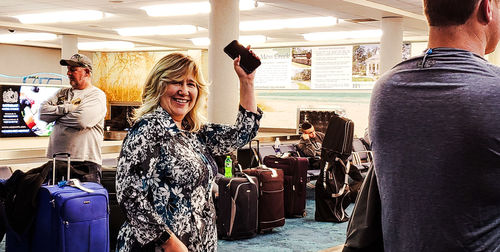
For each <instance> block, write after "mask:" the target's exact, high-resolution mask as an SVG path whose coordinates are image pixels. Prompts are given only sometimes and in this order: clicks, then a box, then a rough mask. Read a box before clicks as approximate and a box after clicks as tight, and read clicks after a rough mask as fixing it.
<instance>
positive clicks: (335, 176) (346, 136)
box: [314, 116, 354, 222]
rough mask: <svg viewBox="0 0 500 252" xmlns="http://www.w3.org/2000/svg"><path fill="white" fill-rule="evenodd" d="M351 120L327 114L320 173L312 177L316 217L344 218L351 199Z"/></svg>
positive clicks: (320, 218)
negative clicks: (348, 185)
mask: <svg viewBox="0 0 500 252" xmlns="http://www.w3.org/2000/svg"><path fill="white" fill-rule="evenodd" d="M353 132H354V123H353V122H352V121H351V120H349V119H347V118H343V117H339V116H333V117H331V118H330V121H329V123H328V128H327V131H326V134H325V139H324V141H323V144H322V147H321V165H320V174H319V177H318V180H317V181H316V187H315V201H316V211H315V215H314V219H315V220H316V221H328V222H345V221H348V220H349V218H348V216H347V214H346V213H345V208H346V207H347V206H348V205H349V203H350V202H351V199H350V198H351V197H350V195H349V194H350V192H349V190H348V188H347V184H348V178H349V176H348V174H349V172H350V162H349V161H348V160H347V159H348V158H349V156H350V155H351V152H352V140H353Z"/></svg>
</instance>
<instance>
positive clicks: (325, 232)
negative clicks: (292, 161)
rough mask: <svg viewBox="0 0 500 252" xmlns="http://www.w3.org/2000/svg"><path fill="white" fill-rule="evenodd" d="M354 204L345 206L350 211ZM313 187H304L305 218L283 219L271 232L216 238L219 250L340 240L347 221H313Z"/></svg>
mask: <svg viewBox="0 0 500 252" xmlns="http://www.w3.org/2000/svg"><path fill="white" fill-rule="evenodd" d="M353 207H354V205H353V204H351V205H350V206H349V207H348V208H347V213H348V214H350V213H351V212H352V209H353ZM314 210H315V202H314V189H310V188H308V194H307V202H306V212H307V216H306V217H305V218H294V219H286V221H285V226H283V227H280V228H275V229H273V231H272V232H271V233H267V234H259V235H257V236H255V237H253V238H250V239H245V240H237V241H224V240H219V242H218V248H219V249H218V251H220V252H226V251H227V252H229V251H231V252H233V251H238V252H261V251H266V252H268V251H270V252H272V251H280V252H281V251H297V252H299V251H300V252H303V251H314V252H316V251H320V250H324V249H328V248H332V247H335V246H338V245H340V244H343V243H344V241H345V233H346V229H347V222H344V223H329V222H316V221H314Z"/></svg>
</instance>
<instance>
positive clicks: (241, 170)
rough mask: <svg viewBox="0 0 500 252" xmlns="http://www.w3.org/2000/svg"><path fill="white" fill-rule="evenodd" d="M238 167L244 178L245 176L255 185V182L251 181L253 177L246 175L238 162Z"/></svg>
mask: <svg viewBox="0 0 500 252" xmlns="http://www.w3.org/2000/svg"><path fill="white" fill-rule="evenodd" d="M238 168H239V169H240V172H241V173H242V174H243V176H245V178H247V180H248V182H250V183H252V184H254V185H255V182H254V181H253V179H252V178H250V176H248V174H246V173H244V172H243V169H242V168H241V165H240V164H238ZM229 183H231V182H229ZM228 185H229V184H228Z"/></svg>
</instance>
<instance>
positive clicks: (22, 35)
mask: <svg viewBox="0 0 500 252" xmlns="http://www.w3.org/2000/svg"><path fill="white" fill-rule="evenodd" d="M56 39H57V35H56V34H53V33H43V32H16V33H8V34H2V35H0V42H22V41H49V40H56Z"/></svg>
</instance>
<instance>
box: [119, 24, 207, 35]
mask: <svg viewBox="0 0 500 252" xmlns="http://www.w3.org/2000/svg"><path fill="white" fill-rule="evenodd" d="M115 31H117V32H118V34H120V35H122V36H150V35H176V34H193V33H196V31H197V29H196V26H194V25H163V26H146V27H127V28H119V29H115Z"/></svg>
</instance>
